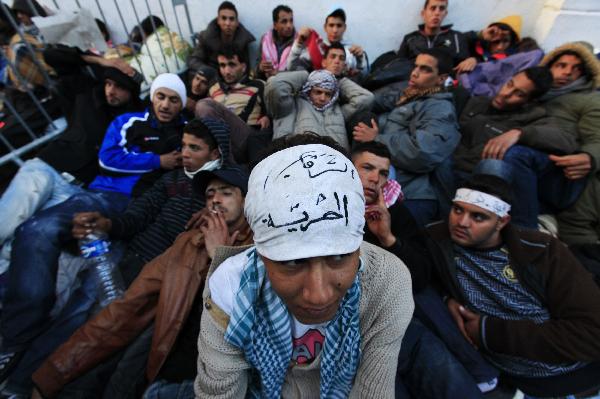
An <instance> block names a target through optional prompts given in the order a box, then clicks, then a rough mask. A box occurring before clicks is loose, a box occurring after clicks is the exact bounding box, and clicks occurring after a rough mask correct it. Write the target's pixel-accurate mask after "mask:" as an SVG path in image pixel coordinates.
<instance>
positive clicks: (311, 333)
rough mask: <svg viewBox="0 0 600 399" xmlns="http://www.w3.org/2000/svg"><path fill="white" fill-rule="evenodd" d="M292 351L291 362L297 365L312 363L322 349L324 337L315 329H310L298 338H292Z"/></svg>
mask: <svg viewBox="0 0 600 399" xmlns="http://www.w3.org/2000/svg"><path fill="white" fill-rule="evenodd" d="M292 342H293V347H294V351H293V352H292V361H294V362H296V363H297V364H308V363H310V362H312V361H313V360H314V359H315V358H316V357H317V356H318V355H319V353H320V352H321V350H322V349H323V344H324V343H325V335H323V333H322V332H321V331H319V330H318V329H315V328H311V329H309V330H307V331H306V333H304V335H302V336H301V337H299V338H292Z"/></svg>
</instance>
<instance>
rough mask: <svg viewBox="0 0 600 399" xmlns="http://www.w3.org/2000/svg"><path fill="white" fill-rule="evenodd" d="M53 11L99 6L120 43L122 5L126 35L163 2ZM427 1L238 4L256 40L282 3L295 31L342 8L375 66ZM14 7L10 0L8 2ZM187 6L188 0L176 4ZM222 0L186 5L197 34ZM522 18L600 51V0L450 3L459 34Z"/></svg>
mask: <svg viewBox="0 0 600 399" xmlns="http://www.w3.org/2000/svg"><path fill="white" fill-rule="evenodd" d="M38 1H40V3H42V4H44V5H45V6H48V7H50V8H56V7H55V4H58V6H59V7H60V8H64V9H76V8H77V2H79V4H80V5H81V6H82V7H86V8H88V9H89V10H91V12H92V13H93V14H94V15H96V16H100V13H99V9H98V6H97V4H98V3H99V4H100V5H101V7H102V10H103V12H104V14H105V17H106V19H107V20H108V24H109V27H110V29H111V32H112V34H113V37H114V38H115V39H116V41H122V40H124V38H125V37H126V36H125V34H124V32H125V29H123V24H122V23H121V20H120V17H119V14H118V13H117V11H116V9H117V4H118V6H119V7H120V9H121V12H122V14H123V16H124V19H125V25H126V28H127V30H130V29H131V28H132V27H133V26H134V25H135V24H136V23H137V21H136V17H135V13H134V8H133V7H132V4H134V5H135V10H136V11H137V14H138V16H139V18H140V19H142V18H144V17H145V16H146V15H148V8H147V6H146V4H149V6H150V11H151V12H152V13H153V14H155V15H158V16H160V17H161V18H163V13H162V12H161V8H160V3H159V0H147V1H146V0H98V1H96V0H38ZM423 1H424V0H367V1H363V0H336V1H306V0H234V3H235V4H236V7H237V8H238V11H239V14H240V20H241V22H242V23H243V24H244V25H245V26H246V28H248V29H249V30H250V31H251V32H252V33H253V34H254V35H255V36H256V37H257V39H258V38H259V37H260V35H261V34H262V33H264V32H265V31H266V29H268V28H269V27H270V26H271V24H272V20H271V10H272V9H273V8H274V7H275V6H277V5H278V4H281V3H283V4H287V5H289V6H290V7H292V8H293V9H294V19H295V24H296V27H297V28H299V27H301V26H303V25H308V26H312V27H314V28H316V29H318V30H319V31H322V26H323V22H324V17H325V15H327V14H328V13H329V12H331V11H332V10H333V9H335V8H337V7H343V8H344V9H345V10H346V13H347V15H348V21H347V24H348V30H347V34H346V36H347V38H348V39H349V40H350V41H352V42H355V43H357V44H360V45H362V46H363V47H364V48H365V49H366V50H367V52H368V54H369V56H370V59H371V61H373V60H374V59H375V58H376V56H377V55H379V54H381V53H383V52H385V51H388V50H392V49H397V48H398V47H399V45H400V41H401V40H402V37H403V35H404V34H406V33H408V32H410V31H412V30H414V29H415V28H416V25H417V24H418V23H420V15H419V13H420V10H421V8H422V6H423ZM6 2H7V3H11V0H8V1H6ZM173 2H174V3H183V2H184V0H173ZM162 3H163V5H164V9H165V14H166V22H167V25H169V26H170V27H171V28H172V29H175V30H178V28H177V24H176V21H175V18H174V15H175V14H174V12H173V7H172V5H171V3H172V0H162ZM220 3H221V0H187V4H188V7H189V12H190V19H191V23H192V27H193V30H194V31H200V30H202V29H204V27H205V26H206V25H207V24H208V22H210V21H211V20H212V19H213V18H214V17H215V16H216V10H217V7H218V5H219V4H220ZM176 10H177V15H178V17H179V22H180V25H181V30H182V31H183V33H184V36H185V37H186V38H189V37H190V32H189V31H190V29H189V28H188V22H187V18H186V16H185V11H184V8H183V6H178V7H177V8H176ZM512 14H518V15H521V16H522V17H523V27H522V32H521V34H522V36H532V37H534V38H535V39H536V40H538V42H539V43H540V44H541V45H542V47H543V48H544V49H546V50H549V49H551V48H553V47H555V46H557V45H559V44H561V43H564V42H566V41H571V40H587V41H589V42H591V43H592V44H593V45H594V46H595V47H596V48H597V49H600V23H599V21H600V1H598V0H527V1H523V0H477V1H474V0H451V3H450V9H449V14H448V17H447V18H446V21H445V22H447V23H453V24H454V26H455V27H456V28H457V29H458V30H465V31H466V30H479V29H481V28H483V27H485V26H486V25H487V24H489V23H490V22H493V21H495V20H498V19H500V18H502V17H504V16H507V15H512Z"/></svg>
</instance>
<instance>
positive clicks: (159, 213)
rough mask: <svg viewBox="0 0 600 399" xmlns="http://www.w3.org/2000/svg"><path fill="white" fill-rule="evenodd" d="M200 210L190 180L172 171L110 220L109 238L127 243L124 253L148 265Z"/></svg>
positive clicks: (199, 202) (181, 170) (200, 202)
mask: <svg viewBox="0 0 600 399" xmlns="http://www.w3.org/2000/svg"><path fill="white" fill-rule="evenodd" d="M203 207H204V199H203V198H201V197H200V196H199V195H198V194H196V193H194V190H193V187H192V179H190V178H189V177H187V176H186V174H185V172H184V171H183V169H176V170H172V171H170V172H168V173H165V174H164V175H163V176H162V177H161V178H160V179H159V180H158V181H157V182H156V183H154V185H153V186H152V187H151V188H150V189H148V190H147V191H146V192H145V193H144V194H143V195H142V196H140V197H138V198H136V199H135V200H133V201H132V202H131V203H130V204H129V206H128V207H127V210H126V211H125V212H124V213H123V214H122V215H120V216H119V217H116V218H114V219H112V220H111V222H112V228H111V231H110V236H111V238H117V239H130V240H131V241H130V242H129V244H128V248H127V249H128V250H129V251H131V250H132V251H135V253H136V254H138V255H139V256H140V257H141V258H142V260H143V261H144V262H149V261H151V260H152V259H154V258H155V257H156V256H158V255H160V254H161V253H162V252H163V251H165V250H166V249H167V248H168V247H169V246H171V244H173V241H175V238H176V237H177V236H178V235H179V234H180V233H181V232H183V231H184V227H185V224H186V223H187V222H188V220H189V219H190V217H191V216H192V214H193V213H194V212H196V211H198V210H200V209H202V208H203Z"/></svg>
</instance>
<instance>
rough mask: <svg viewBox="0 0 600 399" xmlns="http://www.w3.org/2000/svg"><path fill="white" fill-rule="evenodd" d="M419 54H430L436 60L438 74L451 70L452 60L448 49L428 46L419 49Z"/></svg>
mask: <svg viewBox="0 0 600 399" xmlns="http://www.w3.org/2000/svg"><path fill="white" fill-rule="evenodd" d="M420 54H427V55H430V56H432V57H433V58H435V59H436V60H437V69H438V74H440V75H444V74H447V73H450V72H452V66H453V65H454V63H453V61H452V56H450V53H448V51H446V50H444V49H441V48H428V49H425V50H423V51H421V53H420Z"/></svg>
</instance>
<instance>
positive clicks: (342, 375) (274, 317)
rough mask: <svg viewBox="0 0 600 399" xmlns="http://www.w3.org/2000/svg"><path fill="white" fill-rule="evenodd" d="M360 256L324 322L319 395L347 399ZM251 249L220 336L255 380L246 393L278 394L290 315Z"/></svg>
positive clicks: (354, 357)
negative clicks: (337, 303) (242, 358)
mask: <svg viewBox="0 0 600 399" xmlns="http://www.w3.org/2000/svg"><path fill="white" fill-rule="evenodd" d="M361 270H362V261H361V266H360V268H359V272H358V273H357V275H356V277H355V278H354V283H353V284H352V286H351V287H350V289H349V290H348V291H347V292H346V295H345V297H344V299H343V300H342V302H341V304H340V308H339V309H338V312H337V313H336V315H335V316H334V318H333V319H332V320H331V321H330V322H329V324H328V325H327V329H326V333H325V344H324V345H323V351H322V360H321V387H320V397H321V398H346V397H348V395H349V393H350V389H351V388H352V383H353V381H354V376H355V375H356V371H357V370H358V364H359V362H360V354H361V353H360V329H359V317H358V316H359V315H358V309H359V302H360V282H359V276H360V272H361ZM265 275H266V269H265V265H264V263H263V261H262V259H261V258H260V256H258V253H257V252H256V249H253V250H252V251H250V252H249V253H248V263H247V264H246V266H245V267H244V271H243V273H242V278H241V281H240V288H239V290H238V293H237V296H236V298H235V302H234V305H233V310H232V312H231V317H230V321H229V325H228V327H227V331H226V333H225V340H226V341H227V342H229V343H230V344H232V345H235V346H237V347H238V348H240V349H242V350H243V351H244V354H245V356H246V360H247V361H248V362H249V363H250V365H251V366H252V367H253V368H254V369H255V371H257V373H258V376H259V378H260V381H257V380H256V379H254V381H252V383H251V386H250V389H249V392H248V394H247V397H251V398H269V399H270V398H279V397H281V388H282V385H283V382H284V379H285V375H286V373H287V369H288V366H289V364H290V361H291V358H292V350H293V348H292V334H291V331H292V329H291V316H290V314H289V312H288V310H287V308H286V306H285V304H284V303H283V302H282V301H281V299H280V298H279V297H278V296H277V294H276V293H275V292H274V291H273V289H272V288H271V283H270V282H269V279H268V278H265Z"/></svg>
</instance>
